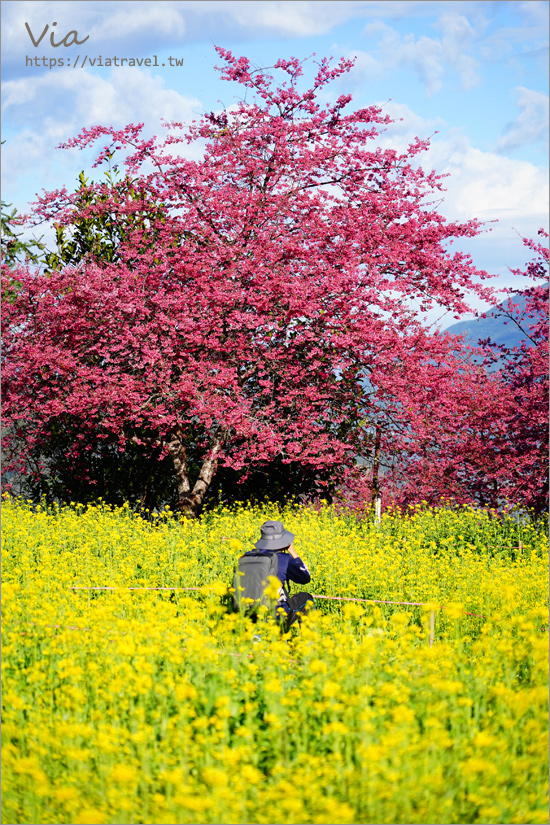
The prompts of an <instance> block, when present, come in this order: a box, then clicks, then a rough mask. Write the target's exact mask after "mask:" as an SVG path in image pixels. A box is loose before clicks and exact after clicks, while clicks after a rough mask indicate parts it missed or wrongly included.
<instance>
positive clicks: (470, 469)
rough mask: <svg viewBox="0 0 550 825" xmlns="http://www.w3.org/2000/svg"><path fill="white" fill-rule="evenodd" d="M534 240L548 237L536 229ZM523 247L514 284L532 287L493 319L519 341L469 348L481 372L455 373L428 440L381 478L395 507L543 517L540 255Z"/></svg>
mask: <svg viewBox="0 0 550 825" xmlns="http://www.w3.org/2000/svg"><path fill="white" fill-rule="evenodd" d="M539 235H540V236H542V237H543V238H547V237H548V233H547V232H546V231H545V230H543V229H541V230H539ZM523 243H524V244H525V246H527V247H528V248H529V249H531V250H532V251H533V252H534V253H535V254H534V257H533V260H532V261H531V262H530V263H528V264H527V266H526V268H525V270H523V271H522V270H520V269H516V270H512V272H513V274H514V276H515V277H516V278H517V279H518V283H521V280H524V281H525V280H527V281H532V282H534V283H528V285H526V286H525V287H524V288H523V289H518V288H516V289H514V295H513V296H512V297H511V298H510V299H509V300H508V301H507V302H505V303H504V304H502V305H501V308H500V310H499V313H497V314H500V315H501V316H502V317H503V319H504V318H506V319H507V322H508V323H509V324H513V325H515V326H517V327H518V328H519V329H520V330H521V332H522V335H523V339H522V340H521V342H520V343H519V344H518V345H517V346H505V345H502V344H497V343H495V342H494V341H491V340H490V339H485V340H480V341H479V342H478V346H477V347H473V348H472V350H471V352H472V354H474V355H475V356H476V357H477V360H478V361H483V365H484V367H485V368H487V369H488V370H489V371H488V372H485V371H479V370H478V371H477V372H476V370H470V371H469V372H468V373H467V374H466V373H463V374H459V373H457V374H456V376H455V378H454V387H455V393H456V396H455V400H457V401H458V400H459V399H460V400H459V403H458V404H455V405H454V406H453V407H452V409H451V414H450V415H448V414H447V413H446V412H445V411H444V410H440V412H439V414H438V415H437V416H434V417H433V419H432V421H433V427H432V430H431V433H430V435H429V438H426V439H425V440H424V441H422V440H421V439H413V440H412V441H411V449H410V451H409V453H408V455H407V456H405V455H403V456H402V460H401V461H400V462H399V464H398V466H397V467H396V468H394V469H393V470H392V471H390V472H389V473H388V475H387V477H386V479H385V481H386V489H387V491H388V493H389V494H390V496H391V498H392V500H393V501H394V502H395V503H398V504H401V505H406V504H410V503H414V502H417V501H419V500H425V501H427V502H428V503H430V504H435V503H438V502H441V501H442V500H452V501H454V502H458V503H467V504H481V505H484V506H489V507H495V508H500V507H502V506H504V505H520V506H521V507H523V508H529V509H530V510H532V512H533V513H534V514H535V515H536V516H540V515H542V514H543V513H544V512H546V511H547V507H548V484H547V470H548V466H547V464H548V248H547V247H545V246H544V245H543V244H542V243H541V242H537V241H534V240H531V239H528V238H524V239H523ZM521 299H524V300H521ZM493 314H494V313H493ZM495 366H496V367H497V369H495Z"/></svg>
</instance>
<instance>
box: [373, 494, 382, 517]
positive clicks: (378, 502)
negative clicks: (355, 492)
mask: <svg viewBox="0 0 550 825" xmlns="http://www.w3.org/2000/svg"><path fill="white" fill-rule="evenodd" d="M374 521H375V522H376V524H378V525H380V523H381V521H382V496H381V495H380V492H379V491H378V492H377V493H376V495H375V497H374Z"/></svg>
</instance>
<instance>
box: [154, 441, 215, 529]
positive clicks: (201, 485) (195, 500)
mask: <svg viewBox="0 0 550 825" xmlns="http://www.w3.org/2000/svg"><path fill="white" fill-rule="evenodd" d="M226 437H227V430H224V429H221V428H220V429H219V430H218V432H217V434H216V435H215V436H214V438H213V440H212V443H211V445H210V449H209V451H208V453H207V455H206V458H205V459H204V461H203V463H202V467H201V471H200V473H199V477H198V479H197V480H196V482H195V484H194V486H193V489H191V484H190V481H189V473H188V470H187V455H186V452H185V446H184V443H183V434H182V432H181V430H180V429H179V428H178V430H176V431H174V433H173V434H172V439H171V441H170V443H169V445H168V451H169V453H170V455H171V456H172V461H173V464H174V470H175V473H176V484H177V491H178V503H177V505H176V506H177V510H178V511H179V512H180V513H182V515H184V516H187V517H188V518H197V516H198V515H199V514H200V511H201V510H202V506H203V503H204V498H205V496H206V493H207V492H208V488H209V487H210V484H211V482H212V479H213V478H214V476H215V475H216V470H217V469H218V456H219V454H220V451H221V449H222V447H223V445H224V443H225V439H226Z"/></svg>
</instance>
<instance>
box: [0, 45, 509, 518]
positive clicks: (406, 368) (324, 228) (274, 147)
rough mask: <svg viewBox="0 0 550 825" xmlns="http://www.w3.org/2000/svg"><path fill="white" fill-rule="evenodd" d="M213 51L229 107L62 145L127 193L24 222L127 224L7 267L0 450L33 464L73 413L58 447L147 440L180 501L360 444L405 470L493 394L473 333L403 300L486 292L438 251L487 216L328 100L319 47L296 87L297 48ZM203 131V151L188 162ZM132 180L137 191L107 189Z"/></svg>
mask: <svg viewBox="0 0 550 825" xmlns="http://www.w3.org/2000/svg"><path fill="white" fill-rule="evenodd" d="M217 51H218V54H219V56H220V58H221V59H222V60H223V67H222V68H221V72H222V76H223V78H224V79H226V80H228V81H233V82H236V83H237V84H240V86H241V87H242V88H243V90H245V94H246V99H245V100H243V101H241V102H240V103H238V105H236V106H235V107H234V110H233V111H223V112H221V113H219V114H215V113H210V114H206V115H205V116H204V117H202V118H200V119H199V120H198V121H197V122H195V123H193V124H191V125H190V126H188V127H185V126H184V125H183V124H181V123H169V124H165V125H166V128H167V136H166V138H165V140H163V141H159V140H158V139H157V138H152V139H144V138H142V137H141V131H142V127H141V125H133V124H132V125H129V126H127V127H126V128H124V129H120V130H117V129H114V128H111V127H105V126H98V127H95V128H91V129H83V130H82V131H81V133H80V134H79V135H78V136H77V137H75V138H73V139H71V140H69V141H67V143H66V144H64V145H65V146H66V147H81V148H84V147H88V146H90V145H92V144H95V143H96V142H97V141H101V143H103V147H102V148H101V150H100V153H99V155H98V158H97V161H96V164H95V165H99V164H101V163H104V162H106V161H108V160H109V159H110V158H112V157H113V152H116V153H118V154H117V157H118V158H120V157H123V158H124V168H125V179H124V180H125V187H126V190H125V189H124V187H122V188H120V187H117V186H115V185H114V184H113V183H112V181H111V183H109V182H107V183H100V184H90V189H89V191H90V193H91V194H92V195H93V196H92V197H90V198H88V199H83V198H82V192H80V193H74V194H69V193H68V192H67V190H66V189H60V190H57V191H55V192H50V193H47V194H45V195H44V196H43V197H42V198H40V200H39V202H38V204H37V206H36V218H37V220H48V221H53V222H54V223H55V224H56V226H57V227H58V229H60V230H62V231H63V232H65V233H69V234H70V233H71V232H72V233H73V234H74V233H76V232H78V231H81V230H82V227H83V226H85V225H87V224H86V221H88V222H89V221H93V220H94V219H97V218H98V216H100V217H101V216H102V217H103V219H104V220H105V221H107V222H111V223H112V224H114V225H115V226H118V227H120V226H123V228H124V231H119V232H117V233H116V237H117V244H118V246H117V250H116V255H111V256H110V257H109V259H108V260H107V259H105V256H102V255H101V254H99V253H98V251H97V250H98V247H97V246H96V247H94V245H93V244H92V245H91V247H90V249H89V250H88V252H86V253H85V254H83V255H82V257H81V258H80V260H76V261H74V262H73V263H71V264H67V265H65V266H59V267H58V268H56V267H53V268H51V269H49V270H48V271H47V272H44V271H40V270H39V269H36V268H33V267H30V266H19V267H16V270H15V271H14V270H13V268H12V269H8V268H6V269H4V270H3V281H4V286H5V289H6V291H7V293H6V294H8V295H9V300H6V301H4V303H3V324H4V327H3V329H4V333H3V334H4V374H3V377H4V423H5V426H6V428H7V433H8V435H7V442H8V449H9V441H10V439H12V440H13V443H14V444H17V450H16V451H15V452H16V456H17V460H18V461H19V462H20V463H21V462H22V465H23V466H25V462H28V460H29V457H30V456H31V455H34V456H36V455H37V454H38V455H39V454H40V452H41V451H43V450H46V448H47V443H48V439H49V438H50V437H51V433H52V427H56V428H57V429H58V431H59V430H61V431H62V432H63V431H64V430H63V428H64V426H66V422H70V427H69V426H66V432H67V443H66V449H65V457H66V458H67V460H69V461H71V460H74V461H75V462H76V461H77V460H78V458H79V456H81V455H82V454H83V453H84V451H90V450H92V451H93V450H94V443H96V444H99V443H101V441H102V440H103V441H109V442H110V443H112V442H113V440H114V441H115V442H116V444H117V448H118V450H120V451H121V452H122V451H124V450H126V449H128V447H129V445H131V444H138V445H140V447H142V448H143V450H144V451H145V452H147V451H149V452H150V454H153V453H154V454H155V455H157V456H158V457H159V458H161V459H162V458H163V457H169V460H170V465H171V472H172V473H173V478H174V485H175V492H176V500H177V506H178V507H179V508H180V509H181V511H183V512H185V513H187V514H189V515H196V514H197V513H199V512H200V509H201V507H202V505H203V503H204V500H205V496H206V495H207V493H208V490H209V488H210V485H211V483H212V479H213V478H214V476H215V473H216V471H217V468H218V467H219V466H220V465H223V466H225V467H230V468H234V469H235V470H236V471H238V472H241V473H246V472H247V471H248V470H249V469H250V468H253V467H258V466H260V467H261V466H268V465H269V462H270V461H273V460H279V461H282V462H283V464H285V463H287V464H289V465H290V464H292V465H293V466H296V464H298V465H301V466H303V467H304V471H306V470H308V471H311V470H312V469H313V470H315V469H316V468H320V469H323V470H327V469H329V470H330V469H331V468H332V470H333V471H334V475H335V477H336V478H337V479H338V481H339V482H340V484H341V485H342V484H344V485H345V483H346V479H348V478H349V483H350V484H351V483H352V481H351V476H352V475H353V472H355V471H353V469H352V468H353V467H354V466H355V465H356V462H357V457H358V456H362V461H363V464H364V465H365V466H366V468H367V470H366V471H365V470H361V471H360V473H359V474H360V477H361V478H362V479H365V478H367V479H368V483H369V485H370V488H371V492H372V489H373V488H375V487H376V485H377V484H378V483H379V479H378V477H377V466H378V464H377V462H379V458H380V456H381V455H382V456H386V460H387V459H388V457H389V461H390V463H392V464H393V465H394V466H396V467H397V466H399V465H400V460H401V457H402V456H407V457H408V459H409V462H410V457H411V455H417V454H419V451H422V450H423V449H426V450H428V447H429V450H431V455H432V457H433V456H434V447H433V446H429V445H430V444H431V443H432V441H433V434H434V432H436V431H437V433H438V434H439V435H440V436H441V437H442V438H447V437H448V438H449V439H451V440H452V427H453V425H454V422H456V421H457V418H459V419H460V420H461V421H468V415H469V414H470V412H471V411H472V409H475V408H476V403H477V402H476V398H478V396H479V392H480V391H481V392H482V394H483V392H485V389H486V383H485V382H486V380H487V379H486V373H485V371H484V369H483V368H482V367H481V366H479V365H476V364H475V363H474V362H473V361H472V359H471V355H470V353H469V351H468V350H467V348H465V347H461V346H458V345H457V342H456V340H455V339H453V338H451V336H445V335H441V334H430V333H429V332H427V331H426V329H425V328H424V327H423V325H422V322H421V320H420V318H419V317H418V315H417V314H415V312H413V310H412V309H411V306H413V305H416V306H418V307H419V308H420V311H421V312H425V311H427V310H429V309H431V308H433V307H435V306H439V307H442V308H445V309H447V310H451V311H453V312H454V313H455V314H456V315H457V316H458V315H459V314H460V313H463V312H465V311H467V310H468V309H469V306H468V302H467V297H466V296H467V295H468V294H477V295H482V296H483V297H484V298H485V299H491V298H492V297H493V293H492V292H491V291H490V290H489V289H488V288H487V287H485V286H482V285H480V284H481V281H482V280H483V279H484V278H486V277H488V276H487V274H486V273H484V272H480V271H478V270H477V269H476V268H475V267H474V265H473V263H472V261H471V259H470V258H469V256H467V255H465V254H462V253H460V252H452V251H451V250H450V248H449V247H450V244H451V243H452V241H453V240H455V239H460V238H464V237H471V236H474V235H476V234H478V233H479V232H480V231H481V229H482V227H481V225H480V223H479V222H478V221H476V220H471V221H468V222H465V223H457V222H450V221H447V220H446V219H445V218H444V217H443V216H442V215H441V214H440V212H439V211H438V208H437V205H436V200H437V199H438V196H439V193H440V191H441V190H442V188H443V187H442V179H441V176H439V175H437V174H436V173H435V172H434V171H431V172H429V173H427V172H424V171H423V170H422V169H421V168H420V167H419V165H418V163H417V161H418V156H419V154H420V153H421V152H422V151H423V150H425V149H426V148H427V145H428V142H427V141H422V140H419V139H417V140H415V141H414V142H413V143H412V144H411V145H410V146H409V147H408V149H407V150H406V151H403V152H401V153H399V152H397V151H394V150H390V149H385V150H382V149H381V148H380V146H378V145H377V140H376V138H377V136H378V134H379V132H380V130H381V129H383V128H384V126H385V125H386V124H388V123H389V122H390V119H389V118H388V117H387V116H386V115H384V114H383V113H382V111H381V110H380V109H379V108H377V107H375V106H372V107H369V108H364V109H358V110H356V111H351V112H347V108H348V107H349V104H350V102H351V96H350V95H342V96H340V97H339V98H338V99H337V100H336V102H333V103H323V102H322V101H323V100H325V99H326V98H327V91H328V88H327V87H328V86H329V84H330V83H331V82H332V81H334V80H336V79H337V78H340V77H341V76H343V75H345V73H346V72H348V71H349V70H350V68H351V67H352V61H348V60H341V61H340V62H339V63H338V64H337V65H336V66H334V67H331V64H330V61H328V60H325V59H323V60H321V61H320V62H319V63H318V64H317V68H316V75H315V78H314V80H313V84H312V86H311V88H309V89H307V90H306V91H300V86H301V80H300V78H301V76H302V74H303V64H302V63H301V62H300V61H298V60H297V59H294V58H292V59H290V60H279V61H278V62H277V63H276V64H275V67H273V70H266V69H263V70H253V69H252V67H251V65H250V62H249V61H248V60H247V59H246V58H244V57H241V58H236V57H234V56H233V55H232V54H231V53H230V52H228V51H226V50H224V49H221V48H218V49H217ZM275 72H279V73H282V74H283V76H285V78H286V79H285V80H284V82H282V83H280V85H277V83H276V81H275V79H274V77H273V74H274V73H275ZM195 143H196V144H198V145H200V146H202V147H203V155H202V158H201V159H200V160H190V159H188V158H187V157H186V156H185V147H186V146H187V145H189V144H195ZM128 181H131V185H132V188H133V191H135V192H139V193H142V195H143V197H140V198H137V199H136V198H135V197H121V196H120V193H121V191H127V189H128ZM144 202H146V203H150V204H151V205H152V207H151V209H150V211H149V213H148V214H147V215H145V217H144ZM136 212H139V215H140V219H139V220H132V219H131V217H132V215H135V214H136ZM14 283H15V284H16V287H14ZM415 302H416V303H415ZM498 386H499V387H500V386H501V385H500V384H499V385H498ZM491 414H493V413H491ZM448 428H449V429H448ZM191 454H192V456H193V460H192V461H191V459H190V456H191ZM10 466H11V469H13V465H10V464H8V466H7V469H8V470H9V469H10ZM433 466H434V472H437V469H435V468H436V466H437V465H436V464H434V465H433ZM35 471H36V472H38V473H39V472H43V471H44V468H41V467H39V466H37V467H36V468H35ZM350 473H351V475H350Z"/></svg>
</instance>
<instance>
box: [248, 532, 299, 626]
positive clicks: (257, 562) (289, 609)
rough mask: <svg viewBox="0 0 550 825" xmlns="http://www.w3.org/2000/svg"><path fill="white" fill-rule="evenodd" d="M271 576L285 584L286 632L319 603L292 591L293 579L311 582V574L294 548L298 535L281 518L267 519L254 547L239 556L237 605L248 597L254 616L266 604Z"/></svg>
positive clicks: (280, 608)
mask: <svg viewBox="0 0 550 825" xmlns="http://www.w3.org/2000/svg"><path fill="white" fill-rule="evenodd" d="M269 576H274V577H275V578H277V579H278V580H279V582H280V583H281V586H280V588H279V591H278V594H277V596H278V600H277V603H276V610H277V620H278V621H279V623H280V625H281V628H282V630H284V631H286V630H288V629H289V628H290V627H291V626H292V625H293V624H294V622H295V621H297V620H299V619H300V617H301V616H302V615H303V614H304V613H305V612H306V611H307V610H310V609H311V608H312V607H315V602H314V600H313V596H312V595H311V594H310V593H306V592H303V591H302V592H300V593H296V594H295V595H293V596H291V595H290V594H289V582H295V583H296V584H308V582H310V581H311V574H310V572H309V570H308V568H307V565H306V564H305V562H303V561H302V559H301V558H300V557H299V556H298V553H297V552H296V550H295V549H294V534H293V533H290V532H289V531H288V530H285V528H284V526H283V525H282V524H281V522H280V521H265V522H264V523H263V524H262V526H261V538H260V539H258V541H257V542H256V544H255V545H254V550H250V551H249V552H248V553H245V554H244V556H241V558H240V559H239V561H238V563H237V568H236V571H235V579H234V589H235V596H234V603H235V607H236V608H237V609H240V607H241V604H242V599H245V600H247V601H246V602H245V604H248V605H249V608H248V612H249V614H251V615H254V614H255V612H256V611H257V608H258V606H259V605H260V604H266V599H265V596H264V591H265V588H266V586H267V583H268V581H269ZM250 599H252V600H254V602H253V604H251V603H250V602H249V601H248V600H250ZM250 608H252V609H250Z"/></svg>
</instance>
